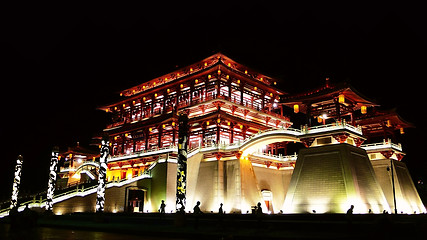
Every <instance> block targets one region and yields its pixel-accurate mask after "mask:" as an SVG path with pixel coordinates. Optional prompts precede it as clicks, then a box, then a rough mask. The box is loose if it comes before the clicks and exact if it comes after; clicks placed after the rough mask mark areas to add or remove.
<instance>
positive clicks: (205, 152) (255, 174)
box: [53, 53, 426, 213]
mask: <svg viewBox="0 0 427 240" xmlns="http://www.w3.org/2000/svg"><path fill="white" fill-rule="evenodd" d="M278 82H279V80H277V79H274V78H271V77H268V76H266V75H263V74H260V73H258V72H256V71H253V70H251V69H250V68H248V67H246V66H244V65H241V64H239V63H237V62H235V61H234V60H232V59H230V58H228V57H227V56H225V55H223V54H220V53H218V54H215V55H213V56H210V57H208V58H206V59H204V60H202V61H200V62H197V63H195V64H192V65H190V66H187V67H184V68H181V69H178V70H176V71H174V72H172V73H168V74H166V75H163V76H160V77H158V78H155V79H152V80H150V81H148V82H144V83H141V84H139V85H136V86H134V87H132V88H129V89H126V90H123V91H121V92H120V96H121V97H122V98H121V100H120V101H117V102H114V103H112V104H109V105H106V106H103V107H101V108H100V109H101V110H103V111H105V112H106V113H107V114H108V115H109V116H110V117H111V118H112V123H111V124H110V125H108V126H107V127H106V128H105V130H104V133H105V134H107V135H108V136H109V142H110V143H109V147H110V154H111V157H109V158H108V159H107V173H106V181H107V183H106V186H105V187H106V191H105V206H104V211H106V212H123V211H132V212H155V211H157V209H158V208H159V206H160V203H161V200H165V203H166V212H171V211H173V212H175V210H176V208H175V207H176V206H175V204H176V201H175V200H176V189H177V157H178V146H177V143H178V130H179V127H180V126H179V123H178V114H185V115H187V116H188V154H187V156H186V157H187V175H186V201H187V205H186V206H187V207H186V211H190V210H191V209H192V207H193V206H194V205H195V204H196V202H197V201H200V202H201V203H202V204H201V206H200V207H201V209H202V210H203V211H209V212H210V211H214V212H216V211H217V210H218V208H219V206H220V203H223V204H224V206H223V209H224V210H225V211H226V212H228V213H229V212H239V213H240V212H241V213H247V212H250V211H251V207H252V206H255V205H256V204H257V203H258V202H261V203H262V207H263V209H264V212H271V213H278V212H279V211H280V210H282V211H283V212H285V213H286V212H290V213H293V212H296V213H303V212H312V211H313V210H315V211H316V212H318V213H321V212H345V211H346V210H347V209H348V208H349V207H350V205H354V206H355V212H361V213H363V212H365V213H367V212H368V210H369V209H371V210H372V211H373V212H375V213H380V212H382V211H383V210H387V211H389V212H390V210H391V209H393V208H394V201H393V196H391V195H390V194H391V193H392V192H391V190H390V189H391V185H392V184H391V180H390V171H387V169H390V165H388V164H389V163H390V162H392V163H393V166H392V168H393V170H394V172H395V173H396V174H395V176H394V180H395V184H394V185H395V196H396V199H397V209H398V211H399V212H400V211H403V212H406V213H413V212H417V213H419V212H425V211H426V209H425V207H424V206H423V205H422V203H421V200H420V198H419V196H418V193H417V191H416V189H415V187H414V184H413V183H412V181H411V178H410V176H409V172H408V171H407V168H406V166H405V164H404V163H402V162H400V160H401V159H402V157H403V156H404V153H403V152H402V148H401V146H400V145H399V144H395V143H392V142H391V140H388V138H385V139H386V140H383V139H381V141H380V142H379V143H372V142H368V141H367V140H368V139H369V140H372V141H373V140H374V138H376V137H377V135H378V133H379V132H380V130H381V129H382V130H384V129H385V128H381V127H382V126H386V131H385V132H386V133H387V134H390V133H393V134H394V132H395V131H400V132H403V129H404V128H407V127H410V124H408V123H406V122H404V121H403V120H401V119H400V118H399V117H398V115H397V114H396V113H392V114H389V115H387V114H380V113H379V112H378V111H377V110H375V109H376V108H377V104H375V103H374V102H372V101H370V100H369V99H367V98H365V97H363V96H362V95H361V94H360V93H358V92H357V91H356V90H355V89H354V88H352V87H351V86H349V85H348V84H345V83H343V84H335V85H334V84H331V83H330V82H329V79H327V81H326V84H325V85H324V86H322V87H320V88H318V89H315V90H312V91H308V92H305V93H298V94H288V93H286V92H284V91H283V90H281V89H278V88H277V87H276V86H277V84H278ZM284 113H286V114H288V113H289V114H299V115H302V114H304V115H305V116H306V119H307V121H306V122H305V123H304V124H302V125H301V126H293V123H292V122H291V121H290V118H289V117H286V116H284ZM363 144H365V145H363ZM302 146H305V147H306V148H305V149H302V150H301V151H300V152H299V153H298V154H290V155H288V148H289V147H293V148H297V147H302ZM67 154H68V156H67ZM70 154H73V153H65V154H62V155H63V157H68V158H70V159H71V158H73V157H77V156H76V155H74V156H71V155H70ZM390 159H392V160H390ZM80 164H81V165H79V166H77V165H74V164H71V165H69V166H68V169H67V168H62V169H61V172H62V174H63V176H64V179H65V178H66V176H67V175H64V172H68V179H69V182H68V184H70V183H71V182H72V181H74V182H77V181H81V180H80V179H81V176H83V174H86V175H88V176H89V177H90V178H92V177H93V178H94V179H97V178H98V176H97V174H95V173H94V171H93V169H94V168H98V167H97V166H98V165H97V163H96V162H94V161H93V156H92V155H90V156H89V155H88V156H86V158H85V160H83V162H81V163H80ZM82 166H83V167H82ZM84 167H86V168H84ZM88 169H89V170H88ZM91 176H92V177H91ZM86 178H87V177H86ZM73 179H74V180H73ZM95 187H96V186H93V187H89V188H86V189H84V190H81V191H73V192H72V193H70V194H68V195H67V194H63V195H60V196H57V197H56V198H54V207H53V211H54V212H56V213H58V212H60V213H67V212H76V211H92V212H93V211H95V199H96V189H95Z"/></svg>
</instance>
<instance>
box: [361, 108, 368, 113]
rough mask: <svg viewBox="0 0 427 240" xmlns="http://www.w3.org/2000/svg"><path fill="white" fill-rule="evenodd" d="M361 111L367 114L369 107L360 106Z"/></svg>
mask: <svg viewBox="0 0 427 240" xmlns="http://www.w3.org/2000/svg"><path fill="white" fill-rule="evenodd" d="M360 112H361V113H362V114H366V113H367V112H368V108H367V107H366V106H362V107H360Z"/></svg>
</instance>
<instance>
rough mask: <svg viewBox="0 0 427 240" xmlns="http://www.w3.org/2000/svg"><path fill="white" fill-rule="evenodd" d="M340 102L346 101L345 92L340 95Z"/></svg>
mask: <svg viewBox="0 0 427 240" xmlns="http://www.w3.org/2000/svg"><path fill="white" fill-rule="evenodd" d="M338 102H339V103H345V96H344V94H340V95H339V96H338Z"/></svg>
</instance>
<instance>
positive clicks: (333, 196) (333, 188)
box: [283, 144, 390, 213]
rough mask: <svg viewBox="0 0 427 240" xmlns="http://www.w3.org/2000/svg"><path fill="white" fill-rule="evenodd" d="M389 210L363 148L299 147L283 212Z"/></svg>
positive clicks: (340, 145) (347, 146)
mask: <svg viewBox="0 0 427 240" xmlns="http://www.w3.org/2000/svg"><path fill="white" fill-rule="evenodd" d="M351 205H354V207H355V208H354V212H355V213H367V212H368V211H369V209H371V210H372V211H373V212H374V213H380V212H382V211H383V210H387V211H389V210H390V208H389V205H388V203H387V201H386V199H385V197H384V194H383V192H382V189H381V187H380V185H379V183H378V182H377V180H376V176H375V173H374V170H373V168H372V165H371V162H370V160H369V158H368V156H367V154H366V151H365V150H363V149H361V148H357V147H354V146H352V145H349V144H334V145H326V146H319V147H312V148H308V149H302V150H300V152H299V154H298V159H297V161H296V166H295V170H294V173H293V175H292V178H291V182H290V185H289V189H288V192H287V194H286V198H285V204H284V206H283V209H284V212H286V213H307V212H314V211H315V212H317V213H345V212H346V211H347V209H349V208H350V206H351Z"/></svg>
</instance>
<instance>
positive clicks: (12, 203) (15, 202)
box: [10, 155, 24, 208]
mask: <svg viewBox="0 0 427 240" xmlns="http://www.w3.org/2000/svg"><path fill="white" fill-rule="evenodd" d="M23 162H24V158H23V157H22V156H21V155H19V156H18V159H17V160H16V165H15V178H14V179H13V186H12V198H11V200H10V208H15V207H16V206H17V205H18V193H19V186H20V185H21V172H22V163H23Z"/></svg>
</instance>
